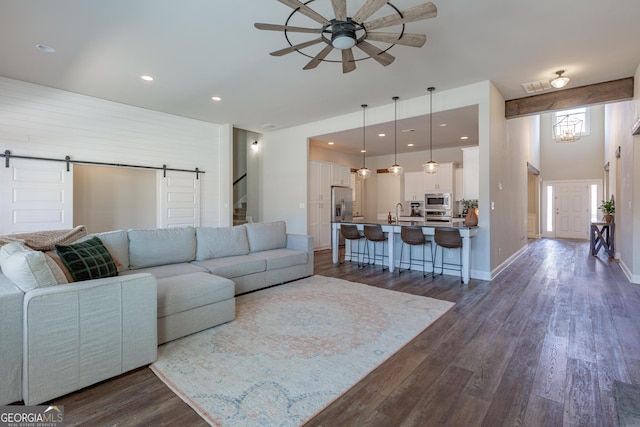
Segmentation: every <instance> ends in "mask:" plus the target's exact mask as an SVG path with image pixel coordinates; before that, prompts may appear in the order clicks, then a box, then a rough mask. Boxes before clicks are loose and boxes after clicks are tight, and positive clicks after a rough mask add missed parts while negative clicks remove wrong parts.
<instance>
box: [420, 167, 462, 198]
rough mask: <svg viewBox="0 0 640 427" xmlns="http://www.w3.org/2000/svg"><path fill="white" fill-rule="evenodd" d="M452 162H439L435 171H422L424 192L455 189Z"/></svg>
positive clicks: (449, 191)
mask: <svg viewBox="0 0 640 427" xmlns="http://www.w3.org/2000/svg"><path fill="white" fill-rule="evenodd" d="M453 169H454V165H453V163H440V167H439V168H438V172H437V173H433V174H430V173H424V189H425V192H426V193H430V192H434V193H442V192H445V193H453V191H454V190H455V185H454V183H455V179H454V170H453Z"/></svg>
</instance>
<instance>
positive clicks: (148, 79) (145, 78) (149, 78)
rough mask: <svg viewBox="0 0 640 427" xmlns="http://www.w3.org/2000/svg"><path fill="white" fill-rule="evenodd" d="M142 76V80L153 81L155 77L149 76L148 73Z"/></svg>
mask: <svg viewBox="0 0 640 427" xmlns="http://www.w3.org/2000/svg"><path fill="white" fill-rule="evenodd" d="M140 78H141V79H142V80H144V81H145V82H152V81H153V77H151V76H147V75H144V76H140Z"/></svg>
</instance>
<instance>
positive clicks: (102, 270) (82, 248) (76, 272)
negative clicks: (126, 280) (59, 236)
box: [55, 237, 118, 282]
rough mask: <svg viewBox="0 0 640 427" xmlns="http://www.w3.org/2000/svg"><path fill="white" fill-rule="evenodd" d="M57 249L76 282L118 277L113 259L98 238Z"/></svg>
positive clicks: (58, 246)
mask: <svg viewBox="0 0 640 427" xmlns="http://www.w3.org/2000/svg"><path fill="white" fill-rule="evenodd" d="M55 248H56V253H57V254H58V256H59V257H60V259H61V260H62V262H63V263H64V265H65V266H66V267H67V269H68V270H69V273H71V276H72V277H73V280H74V281H76V282H80V281H82V280H90V279H99V278H101V277H111V276H117V275H118V268H117V267H116V264H115V262H114V261H113V258H112V257H111V255H110V254H109V251H108V250H107V248H105V247H104V245H103V244H102V241H101V240H100V239H99V238H97V237H93V238H91V239H89V240H86V241H84V242H81V243H74V244H72V245H56V246H55Z"/></svg>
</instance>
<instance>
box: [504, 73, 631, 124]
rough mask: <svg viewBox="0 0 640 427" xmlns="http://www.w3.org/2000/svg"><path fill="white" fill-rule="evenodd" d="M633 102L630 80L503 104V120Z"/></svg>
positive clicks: (545, 94) (593, 85)
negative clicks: (610, 103) (575, 108)
mask: <svg viewBox="0 0 640 427" xmlns="http://www.w3.org/2000/svg"><path fill="white" fill-rule="evenodd" d="M629 99H633V77H627V78H624V79H620V80H612V81H610V82H604V83H596V84H592V85H587V86H580V87H576V88H572V89H565V90H559V91H555V92H549V93H543V94H541V95H534V96H527V97H525V98H517V99H510V100H509V101H505V117H506V118H507V119H512V118H514V117H521V116H529V115H531V114H539V113H544V112H546V111H553V110H565V109H567V108H573V107H582V106H585V105H591V104H603V103H606V102H617V101H626V100H629Z"/></svg>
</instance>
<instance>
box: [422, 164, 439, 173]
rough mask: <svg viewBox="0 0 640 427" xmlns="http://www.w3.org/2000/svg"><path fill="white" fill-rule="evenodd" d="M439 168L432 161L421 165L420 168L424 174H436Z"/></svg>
mask: <svg viewBox="0 0 640 427" xmlns="http://www.w3.org/2000/svg"><path fill="white" fill-rule="evenodd" d="M439 167H440V165H439V164H437V163H436V162H432V161H428V162H427V163H425V164H424V165H422V168H423V169H424V171H425V173H437V172H438V168H439Z"/></svg>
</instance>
